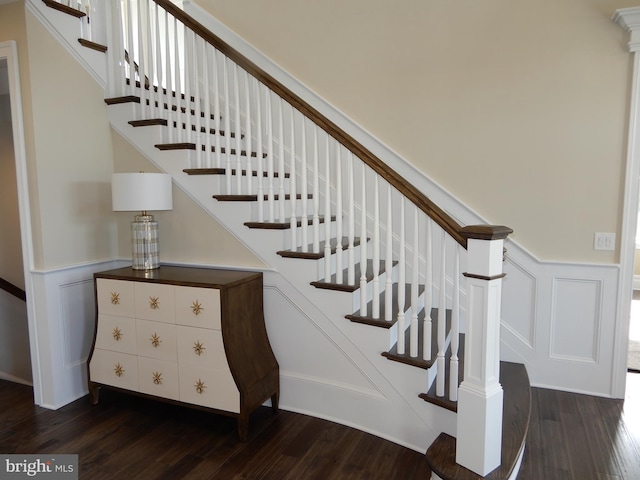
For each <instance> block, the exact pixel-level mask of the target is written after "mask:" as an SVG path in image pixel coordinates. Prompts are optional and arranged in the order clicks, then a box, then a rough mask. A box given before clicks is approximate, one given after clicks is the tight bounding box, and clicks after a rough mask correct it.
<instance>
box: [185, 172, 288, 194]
mask: <svg viewBox="0 0 640 480" xmlns="http://www.w3.org/2000/svg"><path fill="white" fill-rule="evenodd" d="M182 171H183V172H184V173H186V174H187V175H224V174H225V172H226V171H227V170H226V168H224V167H219V168H185V169H183V170H182ZM235 174H236V169H235V168H234V169H232V170H231V175H235ZM246 174H247V171H246V170H242V175H246ZM251 174H252V176H254V177H257V176H258V172H257V171H256V170H253V171H252V172H251ZM272 175H273V178H278V177H279V176H280V174H279V173H278V172H273V174H272ZM262 176H263V177H265V178H267V177H268V176H269V173H268V172H262ZM284 178H289V174H288V173H285V174H284ZM276 196H277V195H276ZM265 197H268V196H267V195H265Z"/></svg>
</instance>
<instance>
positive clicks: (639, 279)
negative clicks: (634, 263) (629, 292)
mask: <svg viewBox="0 0 640 480" xmlns="http://www.w3.org/2000/svg"><path fill="white" fill-rule="evenodd" d="M633 289H634V290H640V275H634V276H633Z"/></svg>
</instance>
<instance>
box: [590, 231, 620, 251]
mask: <svg viewBox="0 0 640 480" xmlns="http://www.w3.org/2000/svg"><path fill="white" fill-rule="evenodd" d="M593 249H594V250H615V249H616V234H615V233H602V232H596V234H595V240H594V242H593Z"/></svg>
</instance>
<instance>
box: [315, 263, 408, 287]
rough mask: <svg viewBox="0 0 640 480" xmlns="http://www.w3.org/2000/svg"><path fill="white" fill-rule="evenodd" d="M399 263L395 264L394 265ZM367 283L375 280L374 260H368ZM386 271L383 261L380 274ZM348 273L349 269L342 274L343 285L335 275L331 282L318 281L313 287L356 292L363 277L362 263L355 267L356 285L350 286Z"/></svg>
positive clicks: (332, 276)
mask: <svg viewBox="0 0 640 480" xmlns="http://www.w3.org/2000/svg"><path fill="white" fill-rule="evenodd" d="M396 263H397V262H394V265H395V264H396ZM366 268H367V272H366V273H367V283H368V282H370V281H371V280H373V273H371V272H372V271H373V261H372V260H367V267H366ZM384 269H385V262H384V261H381V262H380V274H382V273H384ZM347 271H348V269H346V268H345V269H344V270H343V272H342V278H343V280H342V283H338V282H337V280H336V274H335V273H334V274H333V275H331V281H329V282H326V281H324V280H317V281H315V282H311V285H313V286H314V287H316V288H323V289H325V290H336V291H340V292H355V291H356V290H357V289H359V288H360V276H361V275H362V273H361V263H357V264H356V265H355V275H354V279H355V283H354V284H349V283H347V281H348V276H347Z"/></svg>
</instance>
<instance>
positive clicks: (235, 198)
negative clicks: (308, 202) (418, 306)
mask: <svg viewBox="0 0 640 480" xmlns="http://www.w3.org/2000/svg"><path fill="white" fill-rule="evenodd" d="M213 198H215V199H216V200H218V201H219V202H257V201H258V195H213ZM296 198H297V199H298V200H300V199H301V198H302V195H301V194H300V193H298V194H297V195H296ZM307 198H309V199H311V198H313V196H312V195H311V194H309V195H307ZM263 199H264V201H265V202H267V201H269V197H268V196H267V195H264V196H263ZM279 199H280V197H279V196H278V195H275V196H274V200H279ZM284 199H285V200H291V195H289V194H288V193H287V194H286V195H285V196H284Z"/></svg>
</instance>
